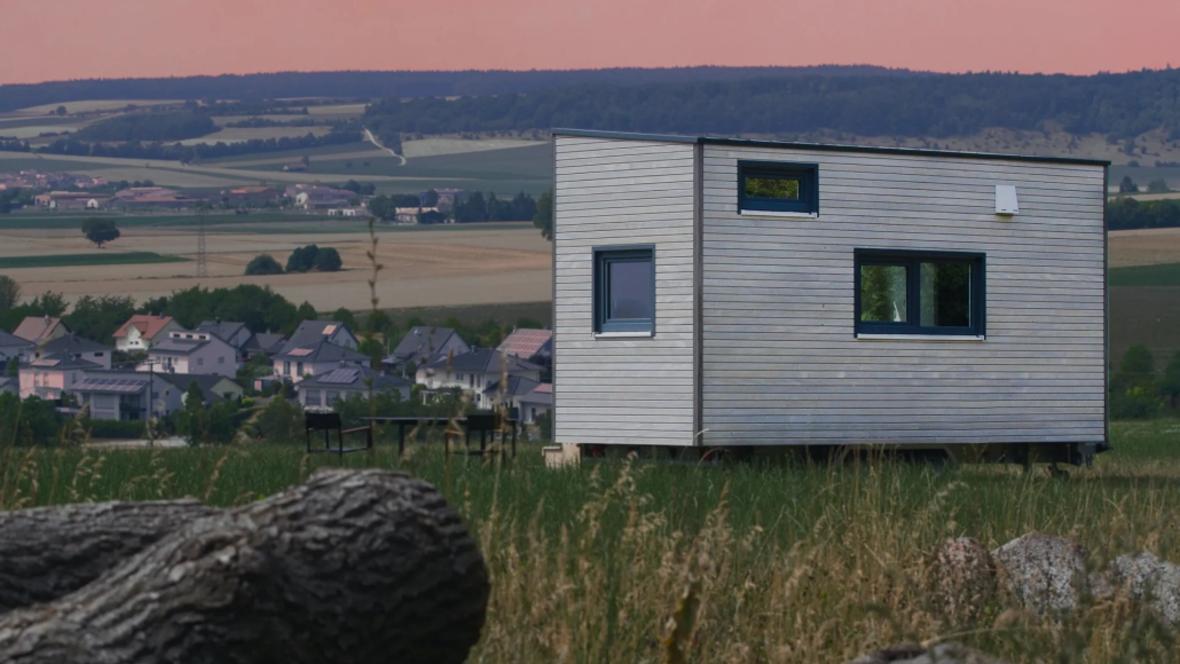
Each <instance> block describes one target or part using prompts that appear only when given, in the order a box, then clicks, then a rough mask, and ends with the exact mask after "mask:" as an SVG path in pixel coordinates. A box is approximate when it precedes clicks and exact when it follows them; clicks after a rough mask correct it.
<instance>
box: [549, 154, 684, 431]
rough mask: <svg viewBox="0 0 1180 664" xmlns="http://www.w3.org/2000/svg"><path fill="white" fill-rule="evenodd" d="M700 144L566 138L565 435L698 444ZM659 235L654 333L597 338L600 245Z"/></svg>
mask: <svg viewBox="0 0 1180 664" xmlns="http://www.w3.org/2000/svg"><path fill="white" fill-rule="evenodd" d="M694 152H695V147H694V146H693V145H690V144H676V143H655V142H645V141H614V140H603V139H593V138H575V137H564V136H559V137H558V138H557V139H556V162H557V171H556V191H555V195H556V208H555V215H554V251H555V276H556V279H555V293H554V297H555V306H554V391H555V395H554V426H555V437H556V440H557V441H559V442H562V443H580V444H589V443H608V444H620V445H626V444H636V445H691V444H693V428H694V410H693V408H694V385H695V379H696V377H695V373H694V348H693V345H694V336H693V335H694V322H693V302H694V290H693V288H694V287H693V276H694V272H693V262H694V256H695V253H694V252H695V250H696V248H695V242H694V213H695V204H694V192H695V180H694V178H695V164H696V162H695V155H694ZM637 244H640V245H643V244H651V245H654V246H655V269H656V320H655V336H654V337H653V338H650V339H648V338H644V339H595V338H594V336H593V316H592V302H593V276H592V273H593V259H592V252H593V250H594V249H595V248H605V247H610V246H623V245H637Z"/></svg>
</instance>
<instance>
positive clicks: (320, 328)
mask: <svg viewBox="0 0 1180 664" xmlns="http://www.w3.org/2000/svg"><path fill="white" fill-rule="evenodd" d="M342 327H345V325H344V324H343V323H337V322H336V321H334V320H305V321H303V322H302V323H300V324H299V327H298V328H297V329H296V330H295V333H294V334H292V335H291V339H290V340H289V341H287V345H285V346H283V352H284V353H286V352H287V351H290V350H291V349H293V348H303V347H305V346H310V345H312V344H314V343H317V342H320V341H323V340H324V338H325V337H327V336H330V335H332V334H335V333H336V331H337V328H342Z"/></svg>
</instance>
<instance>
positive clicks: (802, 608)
mask: <svg viewBox="0 0 1180 664" xmlns="http://www.w3.org/2000/svg"><path fill="white" fill-rule="evenodd" d="M1114 445H1115V449H1114V451H1113V452H1111V453H1108V454H1106V455H1103V456H1101V457H1099V459H1098V460H1097V461H1096V463H1095V466H1094V468H1092V469H1071V476H1070V477H1069V478H1066V479H1061V478H1054V477H1051V476H1050V475H1049V474H1048V473H1046V472H1044V471H1043V469H1040V470H1039V471H1038V472H1033V473H1027V474H1026V473H1022V472H1020V471H1019V470H1018V469H1012V468H994V467H962V468H955V469H949V470H947V471H945V472H944V473H942V474H936V473H934V472H932V471H930V470H929V469H926V468H923V467H919V466H898V465H893V464H890V463H883V462H877V463H871V464H868V465H859V466H857V465H848V466H843V465H835V466H831V467H828V466H798V467H792V466H780V465H763V464H749V465H745V464H738V465H729V464H723V465H720V466H714V465H711V464H703V465H702V464H687V465H680V466H669V465H651V464H646V463H638V464H630V463H622V462H608V463H601V464H584V465H582V466H580V467H574V468H567V469H562V470H550V469H546V468H545V467H544V466H543V464H542V463H541V460H540V454H539V451H538V448H537V447H536V446H534V445H531V444H530V445H524V446H522V449H521V454H520V456H519V457H518V458H517V459H516V460H514V461H511V460H506V461H501V460H493V461H489V462H484V461H481V460H478V459H468V458H464V457H459V456H451V457H449V459H448V458H445V457H444V455H443V454H442V450H441V448H440V447H439V446H438V445H417V446H411V448H410V453H409V455H408V456H407V458H405V459H400V460H399V459H398V458H397V457H396V454H395V452H394V450H393V448H392V447H391V446H390V445H388V444H382V445H379V447H378V449H377V450H376V451H374V452H372V453H361V454H355V455H350V456H348V457H345V458H344V459H343V461H342V462H339V461H337V460H336V459H334V458H331V457H328V456H326V455H324V456H315V457H306V456H305V455H304V454H303V452H302V449H301V446H300V445H291V446H282V445H278V444H253V445H246V446H240V447H229V448H216V447H205V448H193V449H180V450H156V451H149V450H137V451H99V450H95V449H87V450H80V449H76V448H75V449H64V450H52V449H45V450H32V451H29V450H23V449H19V448H11V447H7V448H3V449H0V480H2V481H0V487H2V493H0V509H12V508H14V507H18V506H19V507H32V506H37V505H53V504H61V503H67V502H78V501H104V500H113V499H118V500H148V499H170V498H179V497H184V496H193V497H196V498H200V499H203V500H206V501H207V502H209V503H212V504H215V505H221V506H229V505H237V504H242V503H245V502H248V501H253V500H257V499H259V498H262V497H265V496H271V495H273V494H275V493H276V492H279V491H281V490H283V489H284V488H286V487H289V486H291V485H293V484H296V483H298V482H300V481H301V480H303V479H304V478H306V477H307V476H308V475H309V474H310V473H311V472H312V471H313V470H314V469H315V468H317V467H319V466H323V465H336V464H339V463H343V465H346V466H350V467H361V466H364V467H376V468H396V469H401V470H405V471H408V472H410V473H412V474H414V475H416V476H419V477H422V478H424V479H426V480H427V481H430V482H432V483H433V484H435V486H437V487H439V489H440V490H441V491H442V492H443V493H444V495H445V496H447V498H448V500H449V501H450V503H451V504H452V505H453V506H454V507H456V508H457V509H458V510H459V512H460V513H461V514H462V516H463V517H464V519H465V521H466V522H467V523H468V524H469V526H470V528H471V529H472V530H473V535H474V537H475V539H476V541H477V542H478V544H479V547H480V549H481V551H482V552H483V554H484V556H485V558H486V561H487V564H488V567H489V571H490V576H491V580H492V583H491V588H492V596H491V599H490V604H489V606H490V610H489V612H488V617H487V623H486V625H485V627H484V630H483V636H482V639H481V642H480V643H479V645H477V646H476V648H475V650H474V651H473V652H472V653H471V656H470V658H469V660H468V661H471V662H487V663H490V664H498V663H509V662H511V663H513V664H515V663H517V662H559V661H563V662H571V663H573V662H576V663H580V664H600V663H601V662H652V663H655V662H662V661H665V655H664V648H663V647H662V646H661V641H662V639H663V638H664V637H665V635H666V634H667V633H668V630H669V618H670V616H671V615H672V614H673V612H674V611H675V609H676V607H677V604H678V602H679V601H680V600H681V598H682V597H683V596H684V595H685V593H688V596H689V597H690V599H691V601H692V602H697V601H699V602H700V607H701V608H700V610H699V613H689V614H688V615H689V616H691V617H692V618H695V620H691V621H690V622H688V623H685V624H686V625H687V631H688V632H689V633H690V634H691V636H690V637H689V638H688V639H686V641H687V643H685V646H686V647H687V648H688V649H689V651H690V654H691V656H690V658H689V659H688V660H686V661H691V662H722V663H728V662H733V663H734V664H737V663H745V662H780V663H787V664H795V663H798V664H813V663H815V662H841V661H847V660H849V659H851V658H853V657H855V656H856V655H859V654H863V653H865V652H870V651H873V650H876V649H877V648H880V647H882V646H885V645H887V644H893V643H902V642H912V641H923V640H927V639H937V638H953V639H954V640H962V641H965V642H966V643H968V644H970V645H973V646H976V647H979V648H981V649H983V650H985V651H987V652H989V653H992V654H994V655H996V656H999V657H1002V658H1004V659H1006V660H1008V661H1012V662H1034V661H1043V662H1082V661H1086V662H1123V661H1126V662H1131V661H1134V662H1153V663H1154V662H1161V663H1163V662H1168V663H1170V662H1175V661H1177V658H1180V642H1178V641H1177V640H1176V639H1175V638H1174V636H1173V634H1174V633H1173V632H1171V631H1169V630H1167V629H1161V628H1159V627H1158V619H1157V618H1156V617H1154V615H1153V614H1152V613H1151V612H1150V611H1147V610H1144V609H1141V608H1140V607H1139V606H1138V605H1134V604H1130V603H1127V602H1121V603H1117V604H1113V605H1112V604H1111V603H1109V602H1107V603H1103V602H1096V601H1093V600H1088V599H1087V600H1085V601H1084V603H1083V607H1082V609H1081V610H1080V611H1079V612H1077V613H1075V614H1073V615H1071V616H1066V617H1063V618H1062V619H1060V620H1048V619H1047V620H1044V621H1041V620H1039V619H1035V618H1031V617H1027V616H1025V615H1023V614H1021V613H1019V612H1015V611H1011V610H1008V605H1007V603H1006V602H1005V600H1004V599H1003V598H1002V597H1000V596H987V597H983V598H979V599H977V600H976V601H974V602H972V603H971V604H970V605H967V606H966V607H965V606H964V605H962V604H960V605H959V606H958V608H956V609H949V608H947V607H946V605H945V604H944V603H943V601H942V600H941V598H940V596H939V595H938V594H937V593H936V592H935V586H934V576H933V575H934V568H933V567H932V562H931V560H932V552H933V551H935V550H936V549H937V548H938V547H939V546H940V545H941V544H942V542H944V541H945V539H946V538H948V537H955V536H960V535H970V536H974V537H977V538H979V539H980V540H981V541H982V542H983V543H984V544H985V545H986V546H988V547H989V548H991V547H995V546H998V545H1000V544H1003V543H1005V542H1007V541H1009V540H1011V539H1013V538H1015V537H1018V536H1020V535H1022V534H1024V533H1027V532H1030V531H1038V532H1042V533H1046V534H1051V535H1067V534H1072V535H1076V536H1077V537H1078V538H1079V539H1080V540H1081V541H1082V542H1083V543H1084V544H1085V545H1086V546H1087V547H1088V548H1089V549H1090V551H1091V557H1092V559H1093V560H1094V561H1102V560H1109V559H1110V558H1112V557H1113V556H1115V555H1119V554H1123V553H1128V552H1138V551H1142V550H1149V551H1152V552H1154V553H1156V554H1158V555H1160V556H1161V557H1164V558H1170V559H1173V560H1175V559H1177V556H1178V555H1180V520H1177V519H1175V518H1172V517H1173V516H1174V515H1175V514H1176V513H1177V511H1178V510H1180V426H1177V425H1176V423H1175V422H1173V421H1161V422H1157V423H1149V424H1116V425H1115V426H1114ZM973 611H977V612H973ZM681 620H682V621H683V620H685V618H681ZM1128 653H1134V656H1133V657H1132V658H1130V659H1126V658H1125V657H1126V656H1127V654H1128Z"/></svg>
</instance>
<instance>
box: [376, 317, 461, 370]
mask: <svg viewBox="0 0 1180 664" xmlns="http://www.w3.org/2000/svg"><path fill="white" fill-rule="evenodd" d="M454 334H457V333H456V332H455V330H454V329H453V328H449V327H430V326H428V325H416V326H414V327H412V328H410V331H409V332H406V336H404V337H402V340H401V341H400V342H398V344H397V347H396V348H394V349H393V355H392V356H393V357H394V358H395V359H396V360H400V361H404V360H418V359H420V358H424V357H425V358H430V357H431V356H433V355H434V354H435V353H436V352H437V351H438V349H439V348H442V347H443V344H445V343H446V342H447V341H448V340H449V339H450V338H451V335H454Z"/></svg>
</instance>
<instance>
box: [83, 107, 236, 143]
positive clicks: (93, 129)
mask: <svg viewBox="0 0 1180 664" xmlns="http://www.w3.org/2000/svg"><path fill="white" fill-rule="evenodd" d="M217 130H218V127H217V124H216V123H214V122H213V118H211V117H209V115H208V114H205V113H192V112H187V111H176V112H152V113H128V114H126V115H119V116H116V117H113V118H108V119H106V120H101V121H99V122H96V123H94V124H92V125H89V126H86V127H83V128H81V129H79V130H78V131H77V132H75V133H74V138H77V139H78V140H83V141H183V140H185V139H187V138H200V137H201V136H207V135H209V134H212V133H213V132H215V131H217Z"/></svg>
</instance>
